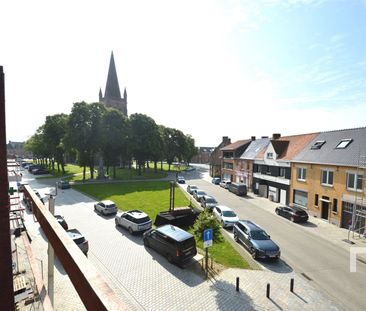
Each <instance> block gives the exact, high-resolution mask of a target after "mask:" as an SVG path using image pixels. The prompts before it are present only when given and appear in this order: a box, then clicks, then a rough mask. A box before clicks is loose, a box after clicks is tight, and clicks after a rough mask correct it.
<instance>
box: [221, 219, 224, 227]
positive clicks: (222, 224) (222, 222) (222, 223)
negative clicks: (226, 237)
mask: <svg viewBox="0 0 366 311" xmlns="http://www.w3.org/2000/svg"><path fill="white" fill-rule="evenodd" d="M221 226H222V227H223V228H224V221H223V220H221Z"/></svg>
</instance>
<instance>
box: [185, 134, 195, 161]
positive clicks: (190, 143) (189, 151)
mask: <svg viewBox="0 0 366 311" xmlns="http://www.w3.org/2000/svg"><path fill="white" fill-rule="evenodd" d="M196 154H198V148H197V147H196V146H195V145H194V139H193V138H192V136H191V135H186V147H185V149H184V151H183V160H184V161H185V162H187V164H188V165H189V163H190V162H191V159H192V158H193V157H194V156H195V155H196Z"/></svg>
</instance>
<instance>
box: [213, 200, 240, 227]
mask: <svg viewBox="0 0 366 311" xmlns="http://www.w3.org/2000/svg"><path fill="white" fill-rule="evenodd" d="M213 214H214V215H215V217H216V218H217V219H218V220H219V221H220V223H221V225H222V227H223V228H227V227H233V226H234V224H236V223H237V222H238V221H239V217H238V216H237V215H236V214H235V212H234V211H233V210H232V209H231V208H230V207H227V206H224V205H217V206H215V207H214V209H213Z"/></svg>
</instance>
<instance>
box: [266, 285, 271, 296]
mask: <svg viewBox="0 0 366 311" xmlns="http://www.w3.org/2000/svg"><path fill="white" fill-rule="evenodd" d="M270 286H271V285H270V284H269V283H268V284H267V294H266V296H267V298H268V299H269V294H270V290H271V288H270Z"/></svg>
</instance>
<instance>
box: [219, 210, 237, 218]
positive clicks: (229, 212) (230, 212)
mask: <svg viewBox="0 0 366 311" xmlns="http://www.w3.org/2000/svg"><path fill="white" fill-rule="evenodd" d="M222 216H225V217H236V214H235V213H234V212H233V211H223V212H222Z"/></svg>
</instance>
